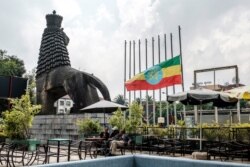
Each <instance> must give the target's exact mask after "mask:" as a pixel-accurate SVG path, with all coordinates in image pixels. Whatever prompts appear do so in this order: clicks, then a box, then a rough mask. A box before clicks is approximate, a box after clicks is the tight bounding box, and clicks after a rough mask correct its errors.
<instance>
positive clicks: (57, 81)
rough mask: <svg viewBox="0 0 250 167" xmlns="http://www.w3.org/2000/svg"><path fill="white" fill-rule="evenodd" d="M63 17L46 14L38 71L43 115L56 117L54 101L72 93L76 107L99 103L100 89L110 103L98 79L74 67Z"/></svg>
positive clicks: (38, 88) (37, 80)
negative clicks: (70, 58) (63, 27)
mask: <svg viewBox="0 0 250 167" xmlns="http://www.w3.org/2000/svg"><path fill="white" fill-rule="evenodd" d="M62 19H63V18H62V17H61V16H59V15H57V14H56V12H55V11H53V14H48V15H46V20H47V28H45V30H44V33H43V36H42V42H41V46H40V53H39V59H38V66H37V72H36V88H37V102H38V104H41V105H42V111H41V113H40V114H55V112H56V110H55V107H54V102H55V101H56V100H58V99H59V98H60V97H62V96H64V95H66V94H68V95H69V96H70V98H71V99H72V100H73V101H74V108H75V109H76V110H75V111H77V109H80V108H83V107H86V106H88V105H90V104H92V103H95V102H97V101H99V100H100V99H99V96H98V93H97V89H96V88H98V89H99V90H100V92H101V93H102V95H103V98H104V99H105V100H110V95H109V91H108V89H107V87H106V86H105V85H104V83H102V82H101V80H99V79H98V78H97V77H95V76H93V75H91V74H88V73H86V72H82V71H79V70H76V69H74V68H71V66H70V60H69V56H68V51H67V48H66V46H67V45H68V43H69V38H68V37H67V35H66V34H65V33H64V32H63V29H62V28H61V22H62Z"/></svg>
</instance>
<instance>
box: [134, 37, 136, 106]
mask: <svg viewBox="0 0 250 167" xmlns="http://www.w3.org/2000/svg"><path fill="white" fill-rule="evenodd" d="M133 59H134V60H133V63H134V68H133V70H134V76H135V41H133ZM135 99H136V91H135V90H134V101H135Z"/></svg>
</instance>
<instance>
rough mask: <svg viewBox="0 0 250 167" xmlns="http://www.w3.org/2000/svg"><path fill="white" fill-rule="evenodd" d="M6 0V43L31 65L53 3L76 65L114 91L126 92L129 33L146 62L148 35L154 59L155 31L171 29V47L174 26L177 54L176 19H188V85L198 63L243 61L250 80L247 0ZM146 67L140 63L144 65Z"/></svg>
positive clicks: (200, 65)
mask: <svg viewBox="0 0 250 167" xmlns="http://www.w3.org/2000/svg"><path fill="white" fill-rule="evenodd" d="M3 2H4V3H3V6H5V8H3V9H2V10H1V11H0V14H1V15H0V21H1V23H2V24H1V27H0V36H1V40H0V45H1V47H3V48H0V49H5V50H8V51H9V53H10V54H15V55H18V56H19V57H20V58H21V59H23V60H24V61H25V64H26V67H27V68H28V70H30V69H31V68H33V67H34V66H36V63H37V59H38V53H39V47H40V42H41V36H42V33H43V29H44V28H45V26H46V21H45V15H46V14H48V13H51V12H52V10H54V9H55V10H56V11H57V13H58V14H59V15H62V16H63V17H64V20H63V27H64V28H65V32H66V33H67V35H68V36H69V38H70V43H69V46H68V50H69V53H70V55H69V56H70V60H71V64H72V67H74V68H76V69H81V70H83V71H86V72H88V73H94V75H96V76H97V77H99V78H100V79H101V80H102V81H103V82H104V83H105V84H106V85H107V86H108V88H109V89H110V92H111V96H112V98H114V96H116V95H117V94H123V77H124V76H123V75H124V71H123V69H124V67H123V65H124V40H127V41H129V40H136V46H138V44H137V42H138V39H139V38H140V39H141V42H142V47H141V53H142V62H145V54H144V50H145V49H144V39H145V38H148V40H149V44H148V46H149V48H148V57H149V61H151V37H152V36H154V37H155V38H156V37H157V35H158V34H160V35H161V40H162V37H163V36H162V35H163V33H167V38H168V41H167V42H168V48H170V47H169V33H171V32H172V33H173V36H174V40H173V42H174V55H176V54H178V53H179V48H178V30H177V27H178V25H181V26H182V47H183V59H184V74H185V75H184V76H185V85H186V89H187V88H189V87H190V86H191V83H192V82H193V81H192V80H193V70H195V69H202V68H210V67H215V66H224V65H233V64H237V65H238V66H239V72H240V78H241V81H242V82H243V83H245V84H250V76H249V75H248V71H249V67H250V63H249V52H250V48H249V46H250V12H249V7H250V2H248V1H244V0H241V1H231V0H227V1H223V0H222V1H219V2H218V1H217V0H204V1H196V0H190V1H185V0H183V1H182V0H180V1H174V0H170V1H164V0H143V1H142V0H117V1H116V4H112V5H111V4H110V3H108V2H106V1H89V2H84V3H83V2H82V1H76V0H71V1H68V0H53V1H34V2H33V1H30V2H29V3H28V2H27V3H23V2H22V3H19V2H18V1H14V2H16V4H17V5H15V7H13V6H12V4H13V2H9V1H3ZM11 7H12V8H11ZM6 9H8V10H6ZM6 17H8V19H6ZM162 52H163V49H162ZM155 54H157V50H155ZM168 55H170V49H168ZM136 56H138V50H137V48H136ZM162 57H163V56H162ZM157 62H158V59H157ZM149 64H150V65H151V62H149ZM150 65H149V66H150ZM144 66H145V63H142V70H143V69H144V68H145V67H144ZM137 71H138V70H137ZM224 75H225V76H226V74H223V75H221V76H220V77H222V76H224ZM228 75H231V73H230V74H228ZM208 77H211V76H210V75H209V76H208ZM230 77H231V76H228V77H227V78H226V79H221V81H222V82H224V81H225V80H229V79H228V78H230Z"/></svg>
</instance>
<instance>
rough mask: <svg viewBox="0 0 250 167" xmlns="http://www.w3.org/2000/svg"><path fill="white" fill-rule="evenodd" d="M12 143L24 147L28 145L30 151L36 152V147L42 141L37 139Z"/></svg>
mask: <svg viewBox="0 0 250 167" xmlns="http://www.w3.org/2000/svg"><path fill="white" fill-rule="evenodd" d="M10 142H12V143H15V144H22V145H27V147H28V151H35V150H36V146H37V145H38V144H40V140H37V139H25V140H17V139H14V140H10Z"/></svg>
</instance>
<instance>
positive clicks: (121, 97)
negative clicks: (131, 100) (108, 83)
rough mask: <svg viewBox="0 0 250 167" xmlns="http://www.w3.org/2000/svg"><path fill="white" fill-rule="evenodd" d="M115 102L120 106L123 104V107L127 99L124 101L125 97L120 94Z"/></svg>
mask: <svg viewBox="0 0 250 167" xmlns="http://www.w3.org/2000/svg"><path fill="white" fill-rule="evenodd" d="M114 102H116V103H118V104H121V105H125V102H126V101H125V99H124V96H123V95H121V94H119V95H117V96H116V97H115V99H114Z"/></svg>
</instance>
